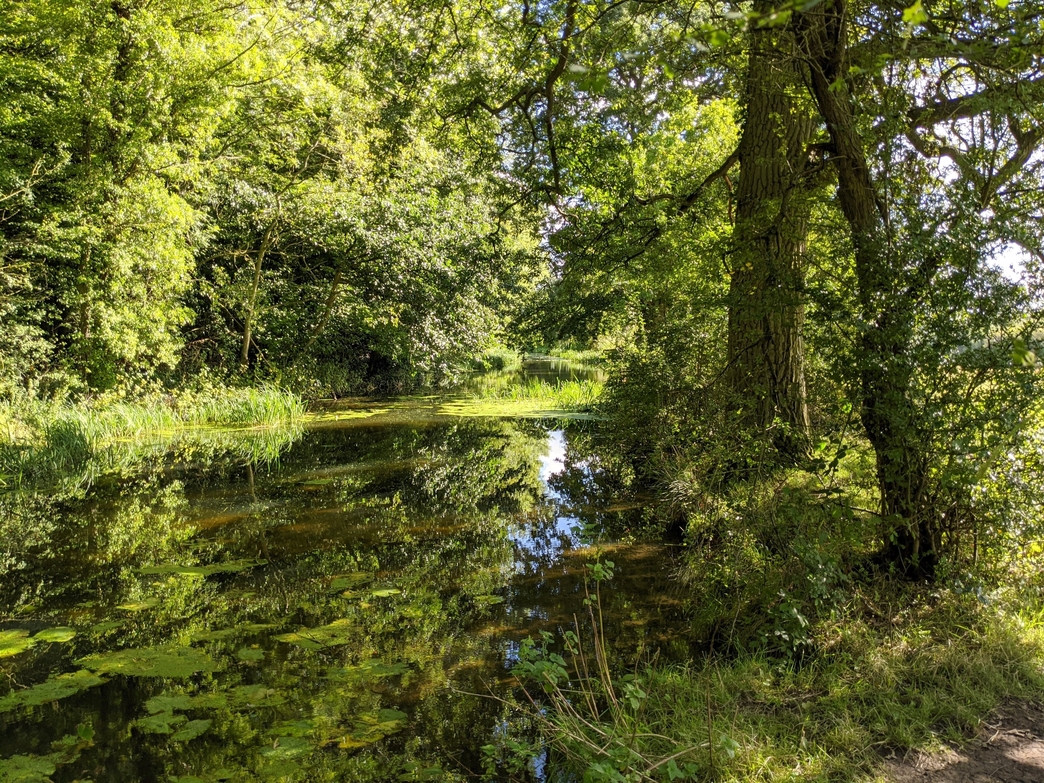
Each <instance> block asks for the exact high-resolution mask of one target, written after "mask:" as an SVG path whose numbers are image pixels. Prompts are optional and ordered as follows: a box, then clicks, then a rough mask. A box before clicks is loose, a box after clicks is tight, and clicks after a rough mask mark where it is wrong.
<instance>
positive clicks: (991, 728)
mask: <svg viewBox="0 0 1044 783" xmlns="http://www.w3.org/2000/svg"><path fill="white" fill-rule="evenodd" d="M885 774H886V777H887V779H888V780H890V781H892V783H925V781H931V783H1044V706H1042V705H1041V704H1037V703H1033V702H1022V701H1010V702H1006V703H1005V704H1003V705H1001V707H1000V708H998V709H997V711H996V712H994V713H993V715H992V716H991V717H990V718H988V719H987V720H986V722H985V723H984V724H983V730H982V732H980V734H979V736H978V737H976V738H975V739H974V740H972V741H971V742H969V743H968V744H967V745H966V746H964V747H962V748H960V749H957V750H954V749H950V750H946V751H943V752H942V753H931V754H929V753H921V752H919V751H914V752H912V753H910V754H909V755H908V756H907V757H906V758H905V759H894V760H890V761H888V762H887V763H886V765H885Z"/></svg>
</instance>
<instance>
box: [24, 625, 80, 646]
mask: <svg viewBox="0 0 1044 783" xmlns="http://www.w3.org/2000/svg"><path fill="white" fill-rule="evenodd" d="M74 636H76V631H74V630H73V629H72V628H66V627H64V626H63V627H60V628H47V629H45V630H43V631H40V632H39V633H37V634H36V635H35V636H34V637H33V641H37V642H56V643H58V644H61V643H63V642H68V641H70V640H72V638H73V637H74Z"/></svg>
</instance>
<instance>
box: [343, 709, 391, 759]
mask: <svg viewBox="0 0 1044 783" xmlns="http://www.w3.org/2000/svg"><path fill="white" fill-rule="evenodd" d="M407 717H408V716H407V715H406V713H405V712H400V711H399V710H391V709H382V710H379V711H377V712H370V713H363V714H362V715H359V716H358V717H356V719H355V727H354V728H353V730H352V732H351V733H350V734H346V735H344V736H343V737H340V738H334V739H332V740H330V742H331V743H334V742H335V743H337V747H339V748H343V749H346V750H350V749H353V748H362V747H365V746H366V745H372V744H373V743H375V742H378V741H380V740H382V739H384V738H385V737H387V736H388V735H390V734H395V733H396V732H399V731H402V729H403V727H404V726H405V725H406V719H407Z"/></svg>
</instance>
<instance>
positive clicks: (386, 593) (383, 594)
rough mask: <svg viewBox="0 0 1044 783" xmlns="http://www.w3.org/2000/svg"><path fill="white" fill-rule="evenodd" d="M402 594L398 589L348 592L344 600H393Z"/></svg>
mask: <svg viewBox="0 0 1044 783" xmlns="http://www.w3.org/2000/svg"><path fill="white" fill-rule="evenodd" d="M400 593H402V591H401V590H399V589H398V588H397V587H377V588H374V589H373V590H346V591H345V592H343V593H341V595H342V596H343V597H344V598H391V597H392V596H395V595H399V594H400Z"/></svg>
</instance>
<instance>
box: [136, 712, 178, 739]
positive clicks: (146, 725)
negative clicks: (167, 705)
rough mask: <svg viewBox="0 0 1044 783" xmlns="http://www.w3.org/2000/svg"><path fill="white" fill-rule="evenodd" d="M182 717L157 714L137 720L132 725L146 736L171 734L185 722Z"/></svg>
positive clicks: (170, 713)
mask: <svg viewBox="0 0 1044 783" xmlns="http://www.w3.org/2000/svg"><path fill="white" fill-rule="evenodd" d="M187 720H188V718H186V717H185V716H184V715H175V714H174V713H173V712H158V713H156V714H155V715H149V716H147V717H144V718H138V719H137V720H136V721H134V725H135V726H137V727H138V728H139V729H141V730H142V731H144V732H145V733H146V734H173V733H174V729H175V727H177V726H180V725H181V724H182V723H184V722H185V721H187Z"/></svg>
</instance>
